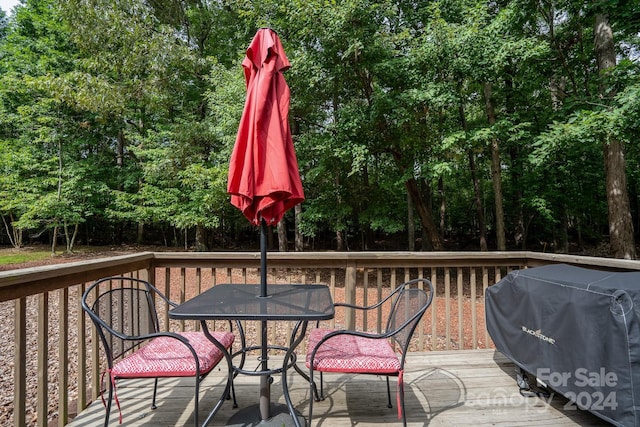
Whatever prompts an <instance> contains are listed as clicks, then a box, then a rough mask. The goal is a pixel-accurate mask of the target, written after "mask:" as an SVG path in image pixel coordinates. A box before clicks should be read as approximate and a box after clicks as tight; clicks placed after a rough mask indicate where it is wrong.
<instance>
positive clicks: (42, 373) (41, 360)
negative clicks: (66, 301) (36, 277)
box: [36, 292, 49, 427]
mask: <svg viewBox="0 0 640 427" xmlns="http://www.w3.org/2000/svg"><path fill="white" fill-rule="evenodd" d="M48 377H49V293H48V292H43V293H41V294H40V295H39V296H38V392H37V399H38V401H37V410H36V413H37V415H38V426H42V427H46V426H47V424H48V422H49V420H48V419H47V418H48V416H49V395H48V393H49V378H48Z"/></svg>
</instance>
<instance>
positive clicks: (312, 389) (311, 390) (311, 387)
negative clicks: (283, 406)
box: [309, 369, 318, 426]
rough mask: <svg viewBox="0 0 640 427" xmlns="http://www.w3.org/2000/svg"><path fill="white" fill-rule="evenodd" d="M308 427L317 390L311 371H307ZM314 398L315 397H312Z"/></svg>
mask: <svg viewBox="0 0 640 427" xmlns="http://www.w3.org/2000/svg"><path fill="white" fill-rule="evenodd" d="M309 393H310V394H309V426H310V425H311V420H312V419H313V401H314V400H316V399H317V398H318V389H317V388H316V383H315V382H313V369H310V370H309ZM314 396H315V397H314Z"/></svg>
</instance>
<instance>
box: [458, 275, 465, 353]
mask: <svg viewBox="0 0 640 427" xmlns="http://www.w3.org/2000/svg"><path fill="white" fill-rule="evenodd" d="M457 270H458V277H457V279H456V280H457V285H458V342H459V344H458V349H459V350H463V349H464V320H463V311H464V295H463V291H462V267H458V268H457Z"/></svg>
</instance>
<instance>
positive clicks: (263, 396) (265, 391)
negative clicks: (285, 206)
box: [260, 218, 271, 421]
mask: <svg viewBox="0 0 640 427" xmlns="http://www.w3.org/2000/svg"><path fill="white" fill-rule="evenodd" d="M260 298H267V222H266V221H265V220H264V218H263V219H262V220H261V221H260ZM261 326H262V349H261V350H262V354H261V359H262V360H261V362H262V370H263V371H267V370H268V369H269V364H268V362H267V361H268V359H269V354H268V347H267V322H266V320H263V321H262V322H261ZM270 412H271V375H261V376H260V419H261V420H262V421H266V420H268V419H269V418H271V414H270Z"/></svg>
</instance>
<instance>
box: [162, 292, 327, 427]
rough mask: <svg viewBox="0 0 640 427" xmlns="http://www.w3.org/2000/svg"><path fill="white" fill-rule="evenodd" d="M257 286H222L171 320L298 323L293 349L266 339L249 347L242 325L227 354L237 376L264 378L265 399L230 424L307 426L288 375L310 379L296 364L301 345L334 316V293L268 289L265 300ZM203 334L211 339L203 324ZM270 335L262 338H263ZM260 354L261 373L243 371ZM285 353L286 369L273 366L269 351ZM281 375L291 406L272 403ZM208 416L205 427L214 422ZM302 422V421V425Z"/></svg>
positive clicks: (175, 313)
mask: <svg viewBox="0 0 640 427" xmlns="http://www.w3.org/2000/svg"><path fill="white" fill-rule="evenodd" d="M259 289H260V285H257V284H221V285H216V286H214V287H212V288H211V289H209V290H207V291H205V292H203V293H201V294H199V295H197V296H195V297H194V298H192V299H190V300H188V301H186V302H184V303H183V304H181V305H179V306H178V307H175V308H173V309H172V310H170V311H169V317H170V318H171V319H176V320H198V321H205V320H229V321H238V320H252V321H261V322H263V325H265V324H266V322H272V321H291V322H295V326H294V327H293V328H292V333H291V337H290V338H289V344H288V346H279V345H270V344H268V343H267V342H265V341H264V340H263V342H262V343H260V344H259V345H251V346H247V345H246V340H245V336H244V331H243V330H242V327H241V324H239V325H240V331H239V333H240V337H241V348H240V349H239V350H237V351H235V352H234V353H233V354H231V355H228V356H230V357H231V359H233V360H235V359H236V358H238V357H240V361H239V363H235V362H234V363H233V366H232V369H233V375H237V374H244V375H255V376H259V377H260V399H259V403H258V404H256V405H252V406H249V407H247V408H243V409H241V410H240V411H238V412H237V413H236V414H235V415H233V416H232V417H231V418H230V419H229V421H228V422H227V425H238V426H245V425H254V423H255V424H258V423H259V424H260V425H261V426H262V425H265V426H268V425H277V426H282V425H285V426H289V425H295V426H297V427H300V426H301V425H304V424H305V421H304V417H302V416H301V415H299V414H298V413H297V412H296V410H295V408H294V407H293V404H292V402H291V397H290V396H289V390H288V386H287V370H288V369H289V368H290V367H294V368H295V369H296V370H297V371H298V372H299V373H300V374H301V375H303V376H305V374H304V373H303V372H302V371H300V370H299V369H298V368H297V365H296V354H295V349H296V347H297V346H298V345H299V344H300V343H301V342H302V340H303V339H304V336H305V334H306V330H307V324H308V322H309V321H321V320H329V319H332V318H333V317H334V306H333V300H332V298H331V292H330V290H329V288H328V286H326V285H322V284H289V285H279V284H278V285H276V284H269V285H267V291H268V292H267V296H266V297H265V296H260V291H259ZM203 328H204V331H203V332H204V333H205V334H206V335H207V336H208V337H210V339H213V338H212V337H211V335H210V334H209V332H208V330H207V327H206V323H204V322H203ZM264 336H265V334H264V333H263V337H264ZM254 350H261V357H260V359H259V360H260V367H259V369H257V370H247V369H244V363H245V360H246V355H247V353H248V352H250V351H254ZM269 350H275V351H282V352H285V357H284V361H283V364H282V366H278V367H275V368H270V367H269V366H268V351H269ZM276 374H281V375H282V390H283V395H284V398H285V401H286V405H282V404H275V403H272V402H271V397H270V384H271V382H272V378H271V376H272V375H276ZM213 415H214V414H213V413H211V414H210V415H209V417H207V419H206V421H205V423H204V425H205V426H206V425H207V424H208V423H209V422H210V421H211V418H213ZM300 418H302V422H301V421H300Z"/></svg>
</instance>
